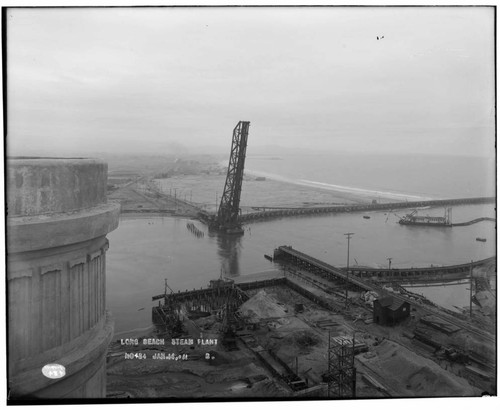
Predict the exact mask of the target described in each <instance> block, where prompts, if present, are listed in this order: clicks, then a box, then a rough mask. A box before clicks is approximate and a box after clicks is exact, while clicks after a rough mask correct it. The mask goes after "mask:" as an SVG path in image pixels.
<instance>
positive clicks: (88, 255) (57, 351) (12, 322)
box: [7, 158, 120, 399]
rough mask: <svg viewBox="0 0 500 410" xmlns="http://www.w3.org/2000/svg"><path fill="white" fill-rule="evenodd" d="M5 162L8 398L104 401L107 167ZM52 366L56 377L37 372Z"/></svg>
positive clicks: (114, 211)
mask: <svg viewBox="0 0 500 410" xmlns="http://www.w3.org/2000/svg"><path fill="white" fill-rule="evenodd" d="M7 167H8V169H7V177H8V189H7V206H8V218H7V280H8V349H9V350H8V364H9V374H8V377H9V381H8V383H9V390H10V392H9V393H10V397H11V398H12V399H16V398H19V399H24V398H52V399H53V398H100V397H101V398H102V397H105V394H106V362H105V360H106V357H105V356H106V349H107V346H108V343H109V341H110V339H111V337H112V333H113V324H112V320H111V317H110V315H109V314H108V313H107V312H106V250H107V249H108V240H107V239H106V234H107V233H108V232H110V231H112V230H113V229H116V227H117V226H118V218H119V213H120V209H119V205H118V204H108V203H107V199H106V187H107V165H106V163H104V162H102V161H99V160H94V159H55V158H8V159H7ZM52 363H56V364H60V365H63V366H64V367H65V369H66V375H65V376H64V377H62V378H59V379H51V378H47V377H46V376H44V374H43V373H42V368H43V367H44V366H45V365H47V364H52Z"/></svg>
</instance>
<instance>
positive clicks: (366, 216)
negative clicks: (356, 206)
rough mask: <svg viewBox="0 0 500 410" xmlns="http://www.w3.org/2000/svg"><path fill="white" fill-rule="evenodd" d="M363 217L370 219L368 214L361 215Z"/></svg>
mask: <svg viewBox="0 0 500 410" xmlns="http://www.w3.org/2000/svg"><path fill="white" fill-rule="evenodd" d="M363 218H365V219H370V218H371V217H370V216H368V215H363Z"/></svg>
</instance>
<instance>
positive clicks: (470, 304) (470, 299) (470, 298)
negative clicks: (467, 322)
mask: <svg viewBox="0 0 500 410" xmlns="http://www.w3.org/2000/svg"><path fill="white" fill-rule="evenodd" d="M469 288H470V292H469V317H470V318H472V261H470V285H469Z"/></svg>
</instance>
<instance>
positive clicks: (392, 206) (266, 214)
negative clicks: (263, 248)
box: [239, 197, 496, 226]
mask: <svg viewBox="0 0 500 410" xmlns="http://www.w3.org/2000/svg"><path fill="white" fill-rule="evenodd" d="M495 201H496V198H495V197H476V198H455V199H435V200H429V201H407V202H390V203H383V204H381V203H371V204H362V205H360V204H353V205H337V206H327V207H314V208H282V209H272V210H267V211H263V212H254V213H249V214H245V215H241V216H240V218H239V221H240V222H241V223H248V222H255V221H259V220H266V219H272V218H283V217H288V216H299V215H321V214H327V213H345V212H366V211H383V210H389V211H392V210H396V209H405V208H419V207H424V206H434V207H440V206H450V205H475V204H487V203H495ZM457 225H458V226H460V225H459V224H457Z"/></svg>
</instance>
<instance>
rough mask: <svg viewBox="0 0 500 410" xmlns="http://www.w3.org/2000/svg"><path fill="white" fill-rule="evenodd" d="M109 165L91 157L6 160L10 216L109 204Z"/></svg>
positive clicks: (15, 158) (16, 158) (66, 210)
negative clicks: (107, 195)
mask: <svg viewBox="0 0 500 410" xmlns="http://www.w3.org/2000/svg"><path fill="white" fill-rule="evenodd" d="M107 178H108V165H107V164H106V163H105V162H104V161H101V160H98V159H89V158H26V157H10V158H7V212H8V215H9V216H20V215H40V214H51V213H54V212H69V211H74V210H78V209H84V208H90V207H92V206H96V205H100V204H105V203H106V190H107Z"/></svg>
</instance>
